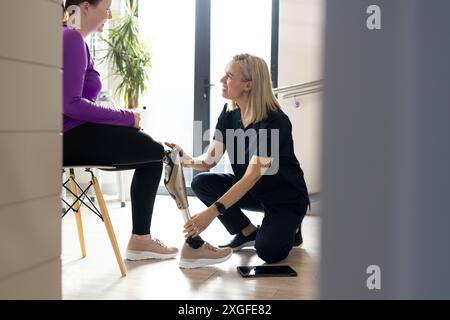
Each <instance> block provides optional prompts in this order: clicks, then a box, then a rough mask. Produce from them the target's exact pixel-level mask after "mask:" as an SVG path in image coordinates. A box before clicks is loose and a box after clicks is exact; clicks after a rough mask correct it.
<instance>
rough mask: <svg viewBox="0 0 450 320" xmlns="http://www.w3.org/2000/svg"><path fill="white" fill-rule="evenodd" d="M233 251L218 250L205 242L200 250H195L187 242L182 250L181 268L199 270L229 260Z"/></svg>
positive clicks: (226, 249) (227, 249) (228, 249)
mask: <svg viewBox="0 0 450 320" xmlns="http://www.w3.org/2000/svg"><path fill="white" fill-rule="evenodd" d="M232 254H233V251H232V250H231V249H230V248H224V249H220V248H216V247H214V246H212V245H210V244H209V243H208V242H205V243H204V244H203V245H202V246H201V247H200V248H198V249H193V248H191V247H190V246H189V245H188V244H187V243H186V242H185V243H184V246H183V249H182V250H181V259H180V268H183V269H184V268H186V269H191V268H199V267H204V266H209V265H212V264H217V263H221V262H224V261H226V260H228V259H229V258H230V257H231V255H232Z"/></svg>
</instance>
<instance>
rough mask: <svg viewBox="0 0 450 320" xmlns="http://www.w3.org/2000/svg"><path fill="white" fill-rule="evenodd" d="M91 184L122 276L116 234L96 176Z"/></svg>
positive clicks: (123, 274) (124, 272)
mask: <svg viewBox="0 0 450 320" xmlns="http://www.w3.org/2000/svg"><path fill="white" fill-rule="evenodd" d="M92 184H93V186H94V190H95V196H96V197H97V201H98V204H99V206H100V212H101V213H102V216H103V221H104V222H105V227H106V231H107V232H108V236H109V240H110V241H111V245H112V247H113V250H114V254H115V255H116V260H117V263H118V264H119V268H120V273H121V274H122V276H123V277H125V276H126V270H125V264H124V263H123V260H122V255H121V254H120V250H119V246H118V244H117V239H116V235H115V234H114V229H113V226H112V223H111V219H110V217H109V213H108V209H107V207H106V203H105V199H103V193H102V192H101V190H100V187H99V184H98V181H97V178H96V177H95V176H94V177H92Z"/></svg>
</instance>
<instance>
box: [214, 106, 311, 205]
mask: <svg viewBox="0 0 450 320" xmlns="http://www.w3.org/2000/svg"><path fill="white" fill-rule="evenodd" d="M226 109H227V105H226V104H225V106H224V108H223V110H222V113H221V114H220V116H219V118H218V120H217V125H216V132H215V134H214V139H215V140H218V141H221V142H223V143H224V144H225V147H226V151H227V153H228V156H229V158H230V162H231V166H232V168H233V172H234V174H235V175H236V177H237V178H238V179H240V178H242V176H243V175H244V173H245V171H246V169H247V166H248V164H249V162H250V159H251V158H252V156H253V155H257V156H261V157H272V158H274V161H273V162H272V167H271V168H270V169H269V170H270V171H268V173H270V175H263V176H262V177H261V178H260V179H259V181H258V182H257V183H256V184H255V186H254V187H253V188H252V189H251V190H250V191H249V193H250V194H251V195H252V196H253V197H254V198H255V199H258V200H261V201H262V202H265V201H269V202H271V203H278V202H279V203H284V202H293V201H294V202H296V201H306V203H307V204H309V197H308V189H307V187H306V183H305V180H304V177H303V171H302V169H301V168H300V164H299V162H298V160H297V158H296V157H295V154H294V143H293V140H292V125H291V121H290V120H289V118H288V116H287V115H286V114H285V113H284V112H283V111H282V110H281V109H278V110H277V111H273V112H271V113H269V115H268V117H267V118H266V119H264V120H262V121H261V122H258V123H254V124H250V125H249V126H248V127H247V128H244V127H243V125H242V121H241V111H240V109H239V108H236V109H235V110H233V111H227V110H226ZM264 129H265V130H264ZM274 129H277V130H274ZM239 135H240V137H239ZM243 136H244V137H245V138H243ZM277 136H278V137H277ZM239 141H240V142H239ZM244 141H245V143H244ZM277 144H278V148H277ZM239 150H241V151H239Z"/></svg>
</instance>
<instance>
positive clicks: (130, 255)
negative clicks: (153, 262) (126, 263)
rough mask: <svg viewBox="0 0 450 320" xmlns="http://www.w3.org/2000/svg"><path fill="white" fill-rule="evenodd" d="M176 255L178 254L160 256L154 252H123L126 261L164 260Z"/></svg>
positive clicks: (160, 254)
mask: <svg viewBox="0 0 450 320" xmlns="http://www.w3.org/2000/svg"><path fill="white" fill-rule="evenodd" d="M177 254H178V252H176V253H167V254H162V253H156V252H150V251H133V250H127V251H126V252H125V259H127V260H146V259H159V260H166V259H172V258H174V257H175V256H176V255H177Z"/></svg>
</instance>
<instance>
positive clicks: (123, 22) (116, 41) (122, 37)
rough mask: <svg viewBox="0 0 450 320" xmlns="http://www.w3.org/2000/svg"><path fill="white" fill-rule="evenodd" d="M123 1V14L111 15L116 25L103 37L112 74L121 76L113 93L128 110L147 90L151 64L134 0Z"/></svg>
mask: <svg viewBox="0 0 450 320" xmlns="http://www.w3.org/2000/svg"><path fill="white" fill-rule="evenodd" d="M125 2H126V10H125V14H124V15H123V16H121V17H117V16H114V20H115V25H114V27H113V28H112V29H110V30H109V33H108V36H107V37H106V38H105V37H102V40H103V41H105V42H106V43H107V49H106V52H107V53H106V55H105V56H104V57H103V59H104V60H106V61H109V62H110V63H111V64H112V69H113V71H114V75H118V76H119V77H120V83H119V85H118V87H117V89H116V92H115V93H116V96H119V97H120V98H122V99H123V101H124V102H125V106H126V107H127V108H129V109H135V108H138V107H139V96H140V95H141V94H142V93H144V92H145V91H146V89H147V83H148V74H149V71H150V68H151V66H152V64H151V57H150V52H149V50H148V46H147V44H146V43H145V42H144V41H142V39H141V37H140V36H139V30H138V19H137V17H136V16H135V13H136V7H137V1H133V4H132V5H130V1H125Z"/></svg>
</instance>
